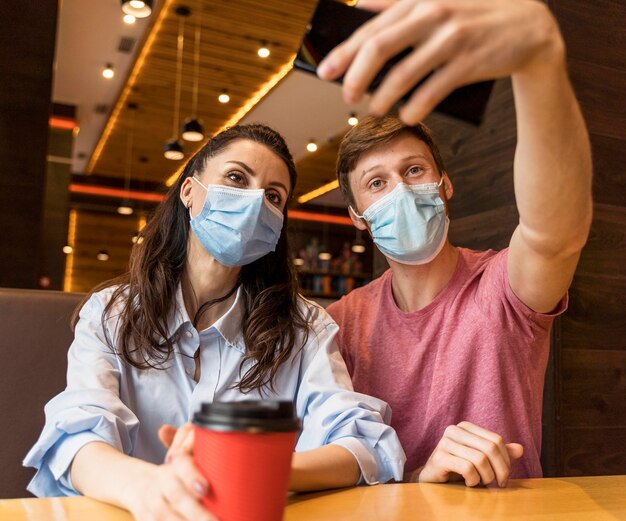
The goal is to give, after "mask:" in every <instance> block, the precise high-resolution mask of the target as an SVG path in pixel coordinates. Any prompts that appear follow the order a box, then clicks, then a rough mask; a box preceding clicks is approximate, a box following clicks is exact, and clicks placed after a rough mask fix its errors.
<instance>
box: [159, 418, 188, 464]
mask: <svg viewBox="0 0 626 521" xmlns="http://www.w3.org/2000/svg"><path fill="white" fill-rule="evenodd" d="M193 442H194V427H193V424H191V423H185V424H184V425H183V426H181V427H180V428H179V429H178V430H177V431H176V435H175V436H174V439H173V440H172V443H171V445H170V447H169V450H168V451H167V455H166V456H165V462H166V463H169V462H170V461H172V459H173V458H176V457H178V456H180V455H183V454H191V453H192V452H193Z"/></svg>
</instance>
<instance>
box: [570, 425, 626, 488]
mask: <svg viewBox="0 0 626 521" xmlns="http://www.w3.org/2000/svg"><path fill="white" fill-rule="evenodd" d="M562 438H563V446H562V458H563V461H564V463H563V469H562V474H564V475H567V476H587V475H596V476H601V475H615V474H623V473H624V469H626V443H625V441H624V440H626V428H623V427H617V428H593V427H592V428H567V429H565V430H564V432H563V437H562Z"/></svg>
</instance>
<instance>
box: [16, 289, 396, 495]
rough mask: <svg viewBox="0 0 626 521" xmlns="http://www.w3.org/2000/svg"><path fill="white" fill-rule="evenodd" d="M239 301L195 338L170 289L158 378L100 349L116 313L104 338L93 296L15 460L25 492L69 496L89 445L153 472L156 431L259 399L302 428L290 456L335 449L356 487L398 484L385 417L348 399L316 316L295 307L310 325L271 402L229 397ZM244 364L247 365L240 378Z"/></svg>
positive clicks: (330, 335)
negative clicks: (166, 345)
mask: <svg viewBox="0 0 626 521" xmlns="http://www.w3.org/2000/svg"><path fill="white" fill-rule="evenodd" d="M240 292H241V289H239V290H238V292H237V296H236V299H235V302H234V303H233V305H232V306H231V308H230V309H229V310H228V311H227V312H226V313H225V314H224V315H223V316H222V317H221V318H220V319H219V320H218V321H216V322H215V323H214V324H213V325H212V326H211V327H209V328H207V329H205V330H203V331H200V332H198V331H196V329H195V328H194V327H193V325H192V323H191V321H190V320H189V317H188V315H187V312H186V309H185V306H184V304H183V300H182V292H181V289H180V286H179V288H178V291H177V296H176V307H175V309H174V310H173V312H172V313H171V315H170V317H169V318H168V331H169V332H170V334H171V335H172V336H171V338H174V339H176V340H175V351H174V353H173V355H172V357H171V358H170V359H169V361H168V362H167V363H166V367H167V368H166V369H165V370H159V369H147V370H139V369H137V368H135V367H132V366H131V365H129V364H127V363H125V362H124V361H123V360H122V358H121V357H120V356H119V355H118V354H116V353H115V352H114V351H113V350H112V349H111V348H110V347H109V345H108V344H107V341H106V339H107V338H109V339H115V338H117V333H116V329H115V328H116V326H117V319H116V316H117V314H118V313H117V312H116V310H113V312H112V313H111V314H110V316H111V318H108V319H107V321H106V322H105V327H104V328H103V326H102V321H101V317H102V311H103V309H104V306H105V305H106V303H107V302H108V300H109V299H110V296H111V293H112V288H109V289H106V290H103V291H101V292H99V293H96V294H94V295H93V296H92V297H91V299H90V300H89V301H88V302H87V303H86V304H85V306H83V308H82V310H81V312H80V320H79V321H78V324H77V325H76V330H75V338H74V341H73V342H72V345H71V346H70V349H69V353H68V370H67V387H66V389H65V390H64V391H63V392H62V393H60V394H59V395H58V396H56V397H55V398H53V399H52V400H51V401H50V402H48V404H47V405H46V408H45V413H46V424H45V427H44V429H43V432H42V433H41V436H40V437H39V440H38V441H37V443H36V444H35V445H34V447H33V448H32V449H31V450H30V451H29V453H28V454H27V456H26V458H25V459H24V465H25V466H31V467H35V468H37V473H36V475H35V477H34V478H33V479H32V481H31V482H30V484H29V486H28V490H29V491H31V492H32V493H33V494H35V495H36V496H59V495H76V494H77V492H76V490H75V489H74V488H73V486H72V483H71V480H70V478H69V467H70V465H71V463H72V460H73V458H74V456H75V455H76V453H77V452H78V450H79V449H80V448H81V447H83V446H84V445H85V444H87V443H90V442H92V441H101V442H105V443H108V444H109V445H111V446H113V447H115V448H116V449H118V450H119V451H121V452H123V453H125V454H128V455H131V456H135V457H137V458H141V459H143V460H146V461H150V462H152V463H162V462H163V458H164V456H165V452H166V449H165V447H164V446H163V445H162V444H161V442H160V441H159V439H158V436H157V430H158V428H159V427H160V426H161V425H163V424H165V423H168V424H171V425H175V426H180V425H182V424H184V423H185V422H188V421H190V420H191V418H192V416H193V414H194V412H195V411H196V410H198V409H199V407H200V404H201V403H202V402H213V401H236V400H245V399H248V400H252V399H263V398H265V399H268V398H269V399H281V400H290V401H293V402H294V404H295V407H296V411H297V414H298V417H299V418H300V419H301V420H302V430H301V432H300V434H299V436H298V440H297V444H296V451H304V450H310V449H315V448H317V447H322V446H324V445H328V444H333V445H340V446H342V447H345V448H346V449H348V450H349V451H350V452H351V453H352V454H353V455H354V457H355V458H356V460H357V462H358V464H359V467H360V469H361V481H360V483H368V484H375V483H378V482H381V483H384V482H386V481H389V480H391V479H396V480H398V481H400V480H401V479H402V474H403V469H404V462H405V455H404V452H403V450H402V447H401V446H400V442H399V440H398V437H397V436H396V433H395V431H394V430H393V429H392V428H391V427H389V426H388V425H387V424H388V423H389V421H390V417H391V410H390V408H389V406H388V405H387V404H386V403H385V402H383V401H381V400H378V399H376V398H372V397H370V396H366V395H363V394H359V393H355V392H354V391H353V390H352V384H351V382H350V377H349V375H348V372H347V370H346V366H345V364H344V361H343V359H342V358H341V355H340V354H339V351H338V349H337V345H336V343H335V335H336V333H337V331H338V326H337V325H336V324H335V322H334V321H333V320H332V319H331V318H330V316H329V315H328V314H327V313H326V311H325V310H324V309H323V308H321V307H320V306H317V305H316V304H313V303H311V302H309V301H305V300H304V299H302V304H301V305H302V306H303V308H304V311H305V313H306V314H307V315H308V317H309V320H310V323H311V325H312V327H311V331H310V332H309V338H308V340H307V342H306V344H305V345H304V348H303V349H302V350H294V351H297V352H295V353H294V354H293V355H292V356H291V358H290V359H289V360H288V361H286V362H285V363H283V364H282V365H281V367H280V369H279V370H278V373H277V375H276V378H275V381H274V389H275V390H274V392H272V391H270V390H267V389H266V391H265V395H264V396H261V394H260V393H259V392H258V391H252V392H250V393H248V394H243V393H241V392H240V391H238V390H236V389H232V388H231V387H232V386H233V384H235V383H237V382H238V381H239V379H240V363H241V361H242V359H243V356H244V354H245V352H246V349H245V344H244V340H243V335H242V331H241V323H242V307H241V295H240ZM296 345H301V342H300V344H298V343H296ZM198 347H200V367H201V374H200V379H199V381H198V382H197V383H196V381H195V380H194V378H193V376H194V371H195V361H194V358H193V355H194V353H195V352H196V350H197V349H198ZM251 363H252V362H251V361H248V362H246V364H245V365H244V366H243V368H242V373H241V374H243V373H245V371H246V370H247V369H248V368H249V367H250V364H251ZM268 392H269V395H268V394H267V393H268Z"/></svg>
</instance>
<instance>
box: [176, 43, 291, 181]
mask: <svg viewBox="0 0 626 521" xmlns="http://www.w3.org/2000/svg"><path fill="white" fill-rule="evenodd" d="M295 57H296V56H295V54H294V55H293V56H291V57H290V58H289V61H288V62H287V63H285V65H283V66H282V67H281V69H280V70H279V71H278V72H277V73H276V74H274V76H272V77H271V78H270V79H269V80H267V81H266V82H265V83H264V84H263V85H262V86H261V88H260V89H259V90H257V91H256V92H255V93H254V94H253V95H252V96H251V97H250V98H249V99H248V101H246V102H245V103H244V104H243V105H242V107H241V108H240V109H239V110H238V111H237V112H235V114H234V115H233V116H232V117H231V118H230V119H229V120H228V121H227V122H226V123H224V124H223V125H222V127H221V128H220V129H219V130H218V131H217V132H216V133H215V135H217V134H219V133H220V132H222V131H223V130H226V129H227V128H228V127H232V126H234V125H236V124H237V123H239V122H240V121H241V120H242V119H243V118H244V117H245V115H246V114H247V113H248V112H250V111H251V110H252V109H253V108H254V106H255V105H256V104H257V103H258V102H259V101H261V99H263V97H264V96H265V95H266V94H267V93H268V92H269V91H270V90H272V89H273V88H274V87H275V86H276V85H277V84H278V82H279V81H280V80H282V79H283V78H284V77H285V76H286V75H287V74H288V73H289V71H290V70H291V69H293V60H294V59H295ZM205 144H206V141H203V142H202V143H201V145H200V146H199V147H198V148H197V149H196V150H195V151H194V152H193V153H194V154H195V153H196V152H197V151H198V150H200V149H201V148H202V147H203V146H204V145H205ZM192 155H193V154H192ZM184 168H185V165H181V166H180V168H179V169H178V170H176V172H174V173H173V174H172V175H171V176H170V177H169V178H168V180H167V181H165V185H166V186H172V185H173V184H174V183H175V182H176V180H177V179H178V177H179V176H180V174H181V173H182V171H183V169H184Z"/></svg>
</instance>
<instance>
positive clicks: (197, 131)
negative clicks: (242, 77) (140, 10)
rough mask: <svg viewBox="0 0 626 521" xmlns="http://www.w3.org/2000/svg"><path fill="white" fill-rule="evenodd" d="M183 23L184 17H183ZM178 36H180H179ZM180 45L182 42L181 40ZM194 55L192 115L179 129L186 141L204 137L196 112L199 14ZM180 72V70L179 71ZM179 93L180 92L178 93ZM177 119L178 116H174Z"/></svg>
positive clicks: (198, 68)
mask: <svg viewBox="0 0 626 521" xmlns="http://www.w3.org/2000/svg"><path fill="white" fill-rule="evenodd" d="M178 14H181V19H182V18H183V16H187V15H185V14H184V13H180V12H179V13H178ZM183 23H184V19H183ZM179 38H180V36H179ZM181 47H182V42H181ZM193 54H194V56H193V62H194V65H193V91H192V98H191V101H192V105H191V110H192V114H193V115H192V116H191V117H189V118H187V119H186V120H185V122H184V123H183V128H182V130H181V134H182V137H183V139H184V140H186V141H202V140H203V139H204V125H202V122H201V121H200V120H199V119H198V117H197V116H196V114H197V113H198V78H199V70H200V16H196V41H195V44H194V53H193ZM179 72H180V71H179ZM178 81H179V80H177V86H178V87H177V88H180V86H179V85H180V84H179V83H178ZM179 95H180V94H179ZM177 110H178V109H177ZM176 119H177V120H178V116H177V117H176Z"/></svg>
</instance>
